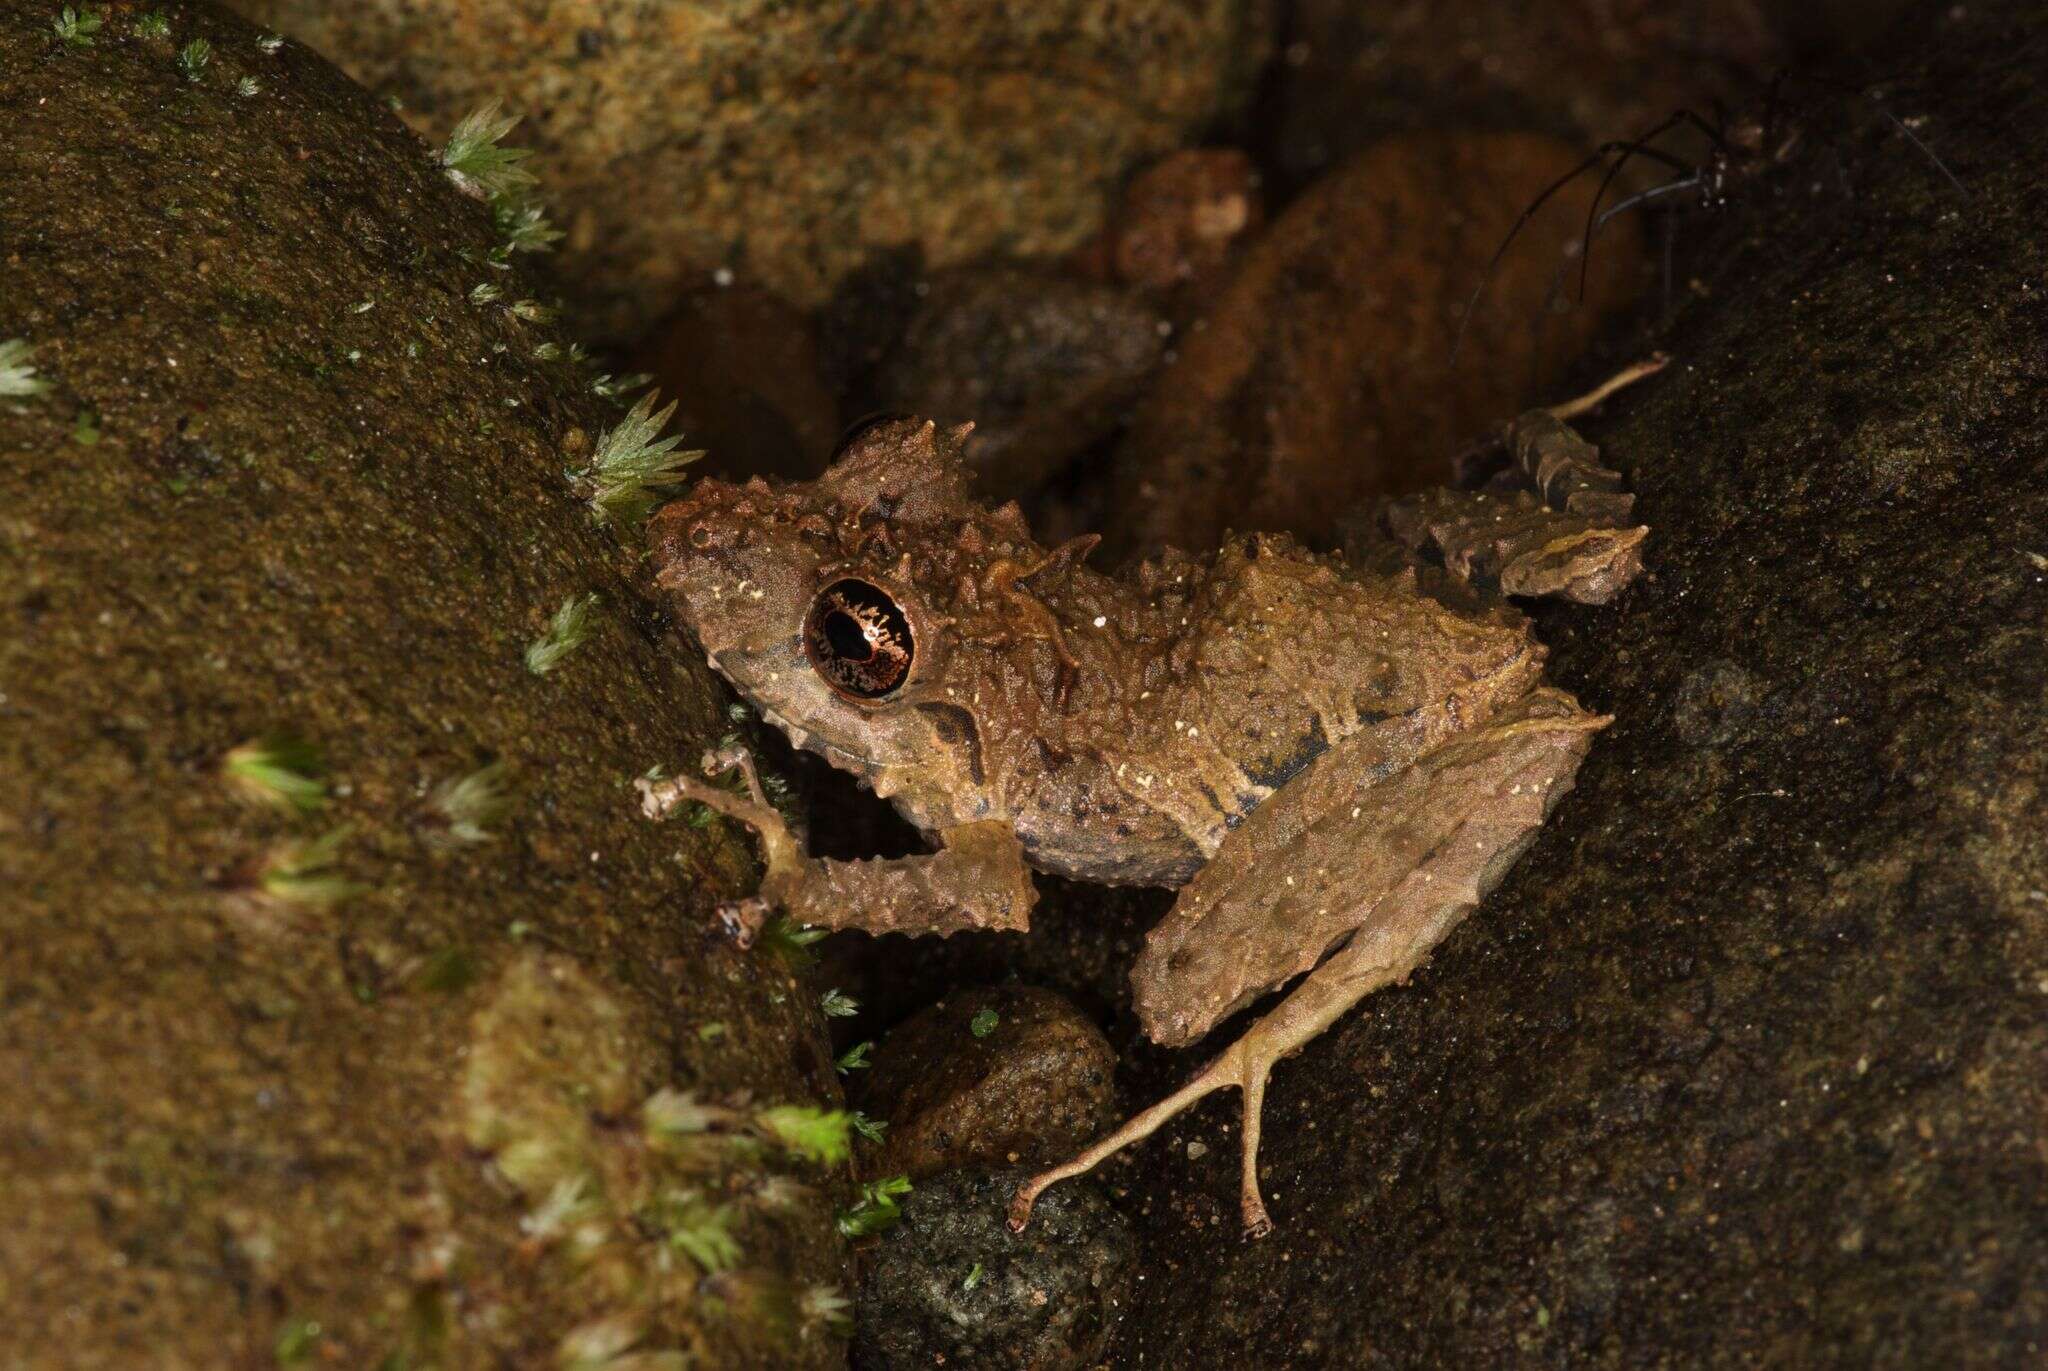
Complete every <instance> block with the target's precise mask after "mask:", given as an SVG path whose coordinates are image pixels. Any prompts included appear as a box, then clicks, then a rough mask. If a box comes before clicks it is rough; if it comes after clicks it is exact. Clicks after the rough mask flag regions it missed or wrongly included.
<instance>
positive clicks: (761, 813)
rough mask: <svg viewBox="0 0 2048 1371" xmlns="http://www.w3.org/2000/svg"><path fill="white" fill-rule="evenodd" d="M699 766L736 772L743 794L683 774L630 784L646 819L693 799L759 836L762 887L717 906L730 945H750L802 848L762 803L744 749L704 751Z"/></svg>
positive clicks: (796, 875) (799, 864) (708, 771)
mask: <svg viewBox="0 0 2048 1371" xmlns="http://www.w3.org/2000/svg"><path fill="white" fill-rule="evenodd" d="M702 765H703V768H704V774H705V775H706V776H716V775H719V774H721V773H723V772H726V771H732V770H738V771H739V773H740V775H741V777H742V778H743V780H744V781H745V783H746V788H747V793H746V794H745V795H735V794H733V793H732V792H731V791H729V790H725V789H723V788H721V787H719V786H715V785H712V784H710V783H709V782H706V781H699V780H696V779H694V778H692V777H689V776H670V777H663V778H660V779H657V778H655V777H651V776H643V777H641V778H640V779H639V780H638V781H636V782H635V783H634V785H635V788H636V789H638V790H639V792H640V812H641V813H642V814H644V815H646V816H647V817H648V818H650V819H660V818H663V817H665V816H667V815H668V814H669V813H671V812H672V811H674V810H675V809H676V808H678V807H679V806H681V805H683V804H684V803H686V802H691V801H694V802H695V803H697V804H701V805H704V806H705V807H706V808H709V809H712V810H715V811H717V812H718V813H720V814H723V815H724V816H725V817H727V818H728V819H732V820H735V821H737V822H739V823H743V824H745V825H747V827H749V828H751V829H753V830H754V832H755V833H756V834H757V835H758V836H759V837H760V839H761V850H762V855H763V858H764V861H765V863H766V865H767V868H768V870H767V874H766V876H765V877H764V878H763V880H762V890H761V891H760V892H759V893H756V894H753V895H749V896H746V897H744V898H742V899H737V900H727V901H725V902H724V903H722V904H720V905H719V906H718V921H719V924H720V925H721V926H722V927H723V928H724V929H725V931H726V932H727V933H728V934H730V935H731V937H732V940H733V941H734V942H735V943H737V944H739V945H740V946H741V947H751V946H753V943H754V939H755V938H757V937H758V936H760V933H761V929H762V928H763V927H764V926H765V925H766V924H767V922H768V916H769V915H771V914H773V913H774V912H775V909H776V903H777V901H776V898H775V896H776V895H777V894H778V893H781V894H785V895H786V894H787V892H788V888H789V887H790V886H791V885H793V884H795V883H796V882H798V881H799V880H800V878H801V873H802V871H803V869H804V866H805V863H804V859H803V848H802V845H801V844H800V843H799V842H798V841H797V838H796V835H795V834H794V833H792V832H791V831H790V828H789V825H788V824H787V823H786V822H785V821H784V820H783V817H782V815H781V814H780V813H779V812H778V811H777V810H776V808H775V806H773V805H771V804H770V803H768V797H767V796H766V795H765V794H764V793H763V792H762V790H761V781H760V778H759V776H758V775H757V774H756V773H755V771H754V759H753V758H752V757H751V756H750V755H749V754H748V753H747V751H746V749H745V748H740V747H729V748H723V749H720V750H718V751H713V752H706V753H705V754H704V758H703V763H702Z"/></svg>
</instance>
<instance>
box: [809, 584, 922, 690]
mask: <svg viewBox="0 0 2048 1371" xmlns="http://www.w3.org/2000/svg"><path fill="white" fill-rule="evenodd" d="M804 655H805V656H806V657H809V658H810V659H811V665H812V666H813V667H816V668H817V671H818V674H819V675H820V676H823V677H824V678H825V680H826V682H827V684H829V685H830V686H831V687H832V688H833V689H834V690H836V691H838V692H839V693H840V694H841V695H847V696H851V697H852V698H854V699H856V700H880V699H885V698H887V697H888V696H890V695H893V694H895V693H896V692H897V691H898V690H900V689H902V688H903V683H904V682H905V681H907V680H909V679H910V663H911V661H912V660H913V659H914V658H915V657H916V655H917V643H916V640H915V639H914V638H913V637H912V636H911V632H910V616H909V615H907V614H905V613H904V612H903V606H901V605H899V604H897V603H896V601H895V600H894V599H892V598H890V596H889V593H888V592H887V591H885V590H883V589H882V588H881V587H879V586H876V585H872V584H870V583H869V582H867V581H861V580H856V579H854V578H853V577H851V576H849V577H845V578H844V579H841V580H837V581H834V582H833V583H832V584H831V585H829V586H826V587H825V588H824V589H823V590H821V591H819V592H818V598H817V599H815V600H813V601H811V611H810V613H808V614H806V615H805V616H804Z"/></svg>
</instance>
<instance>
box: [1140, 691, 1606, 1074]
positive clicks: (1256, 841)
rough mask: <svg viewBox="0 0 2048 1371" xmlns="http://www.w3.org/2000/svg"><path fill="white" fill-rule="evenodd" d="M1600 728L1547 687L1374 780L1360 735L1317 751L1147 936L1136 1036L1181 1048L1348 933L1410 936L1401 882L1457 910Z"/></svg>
mask: <svg viewBox="0 0 2048 1371" xmlns="http://www.w3.org/2000/svg"><path fill="white" fill-rule="evenodd" d="M1606 722H1607V720H1606V719H1604V718H1601V717H1598V716H1595V715H1590V714H1588V713H1586V712H1585V711H1584V710H1582V709H1580V708H1579V706H1578V704H1577V702H1576V701H1574V700H1573V699H1572V697H1571V696H1569V695H1567V694H1565V693H1564V692H1563V691H1560V690H1552V689H1547V688H1545V689H1538V690H1535V691H1532V692H1531V693H1530V694H1528V695H1527V696H1524V697H1523V698H1522V699H1520V700H1518V701H1516V702H1514V703H1512V704H1510V705H1508V706H1507V707H1506V708H1504V709H1503V710H1501V712H1500V713H1498V714H1496V715H1495V716H1494V717H1493V718H1492V719H1490V720H1488V721H1487V723H1486V724H1485V725H1484V726H1483V727H1479V728H1475V729H1470V730H1467V731H1466V732H1463V733H1459V734H1456V735H1454V736H1453V737H1451V738H1450V739H1449V740H1447V741H1446V742H1444V743H1443V744H1441V745H1440V746H1438V747H1436V748H1434V749H1432V750H1431V751H1429V752H1427V753H1424V754H1423V755H1422V756H1421V757H1418V758H1417V759H1415V761H1414V762H1412V763H1410V764H1409V765H1408V766H1406V767H1403V768H1401V769H1400V770H1398V771H1395V772H1394V773H1393V774H1392V775H1389V776H1385V777H1383V778H1381V777H1378V776H1377V771H1378V768H1376V767H1374V766H1373V765H1371V762H1372V760H1373V759H1374V758H1375V757H1378V756H1380V755H1382V754H1381V752H1380V750H1379V749H1378V748H1377V747H1376V746H1375V745H1374V744H1373V743H1372V741H1371V739H1370V738H1369V737H1366V736H1364V735H1361V736H1360V737H1358V738H1353V739H1349V740H1347V741H1346V742H1345V743H1342V744H1339V745H1338V746H1337V747H1334V748H1332V749H1330V751H1328V752H1326V753H1324V754H1323V755H1322V756H1321V757H1319V758H1317V759H1316V762H1315V764H1314V766H1313V767H1311V768H1310V770H1309V771H1306V772H1304V773H1303V774H1302V775H1301V776H1298V777H1296V778H1295V779H1294V780H1293V781H1290V782H1289V783H1288V784H1287V785H1286V786H1284V787H1283V788H1282V789H1281V790H1280V791H1279V792H1278V793H1277V794H1275V795H1274V796H1273V797H1272V798H1270V799H1268V800H1267V801H1266V802H1265V803H1264V804H1263V805H1260V806H1259V808H1258V809H1256V810H1254V811H1253V813H1252V814H1251V816H1250V817H1249V818H1248V819H1247V820H1246V821H1245V823H1244V824H1243V825H1242V826H1241V827H1239V828H1238V829H1236V830H1235V831H1234V832H1232V833H1231V834H1230V835H1229V836H1228V837H1227V838H1225V839H1224V841H1223V845H1222V846H1221V847H1220V848H1218V849H1217V852H1216V855H1215V857H1213V858H1212V859H1211V860H1210V862H1209V863H1208V865H1206V866H1205V867H1203V869H1202V870H1201V871H1200V872H1199V873H1197V875H1196V877H1195V879H1194V880H1193V881H1191V882H1189V883H1188V885H1187V886H1186V887H1184V888H1183V889H1182V891H1181V894H1180V898H1179V899H1178V900H1177V901H1176V902H1175V904H1174V907H1173V909H1172V911H1171V912H1170V913H1168V914H1167V916H1166V917H1165V918H1164V919H1162V920H1161V921H1160V923H1159V926H1158V927H1157V928H1155V929H1154V930H1153V931H1152V933H1151V935H1150V937H1149V938H1148V939H1147V941H1146V946H1145V950H1144V952H1143V954H1142V955H1141V956H1140V957H1139V959H1138V962H1137V965H1136V966H1135V967H1134V968H1133V969H1132V972H1131V985H1132V990H1133V993H1134V998H1135V1000H1136V1004H1137V1009H1138V1014H1139V1017H1140V1019H1141V1020H1142V1021H1143V1022H1144V1025H1145V1030H1146V1032H1147V1033H1148V1034H1149V1035H1150V1036H1151V1037H1152V1038H1153V1039H1155V1040H1156V1041H1159V1042H1162V1043H1166V1044H1169V1045H1177V1044H1181V1043H1187V1042H1192V1041H1194V1040H1195V1039H1196V1038H1199V1037H1201V1036H1202V1035H1203V1034H1205V1033H1207V1032H1208V1031H1209V1030H1210V1029H1211V1028H1213V1027H1214V1026H1215V1025H1216V1024H1217V1023H1218V1022H1219V1021H1220V1020H1222V1019H1224V1018H1226V1017H1227V1016H1228V1015H1230V1014H1231V1013H1232V1012H1233V1011H1235V1010H1237V1009H1239V1008H1241V1007H1243V1006H1244V1005H1245V1004H1247V1003H1249V1002H1250V1001H1251V1000H1253V999H1255V998H1256V997H1257V996H1259V995H1261V994H1263V993H1264V992H1266V991H1267V990H1270V989H1272V988H1273V987H1275V986H1277V985H1280V984H1282V983H1284V982H1285V981H1287V980H1289V979H1290V978H1292V977H1294V976H1296V975H1299V974H1300V973H1301V972H1303V971H1307V970H1309V969H1310V968H1311V967H1313V966H1315V965H1316V964H1317V963H1318V962H1320V961H1322V959H1323V957H1324V955H1325V954H1326V953H1328V952H1329V950H1330V949H1331V948H1332V947H1333V946H1335V945H1336V944H1337V943H1339V942H1341V941H1342V940H1343V939H1344V938H1345V937H1346V936H1347V935H1351V934H1352V932H1353V930H1358V933H1357V935H1356V936H1355V937H1354V938H1353V939H1352V942H1353V946H1354V947H1357V946H1363V945H1369V944H1372V943H1374V942H1375V940H1385V939H1391V940H1393V941H1394V942H1399V941H1401V940H1403V939H1410V940H1412V939H1413V938H1414V937H1416V936H1419V935H1420V930H1419V928H1417V927H1411V925H1414V924H1415V920H1416V919H1417V918H1419V917H1421V916H1419V915H1414V914H1411V913H1409V912H1408V911H1409V910H1410V909H1411V907H1412V906H1414V905H1415V904H1416V903H1417V901H1416V900H1415V899H1404V900H1402V901H1399V902H1394V901H1393V900H1392V898H1391V897H1392V896H1393V895H1394V893H1395V892H1397V891H1401V890H1403V889H1404V888H1407V887H1411V886H1412V887H1414V892H1413V893H1414V894H1416V895H1418V896H1419V895H1428V894H1432V893H1436V894H1440V895H1441V896H1442V898H1441V899H1439V900H1437V901H1435V903H1436V904H1439V905H1442V906H1443V907H1444V908H1445V909H1453V908H1455V909H1456V910H1457V911H1459V912H1462V911H1463V910H1464V909H1465V908H1468V907H1469V906H1470V905H1471V904H1472V903H1474V902H1476V901H1477V899H1478V898H1479V897H1480V896H1481V895H1483V894H1484V893H1485V892H1486V890H1487V889H1490V888H1491V886H1492V885H1493V884H1494V882H1496V881H1497V880H1498V879H1499V877H1500V875H1501V874H1502V873H1503V872H1504V871H1505V870H1506V869H1507V867H1508V866H1510V865H1512V863H1513V861H1514V858H1515V857H1516V856H1517V855H1519V852H1520V846H1519V845H1520V844H1524V843H1525V842H1526V840H1527V838H1528V836H1529V835H1530V834H1532V833H1533V832H1534V830H1535V829H1536V827H1537V826H1538V825H1539V824H1541V823H1542V821H1543V817H1544V815H1545V814H1546V813H1548V812H1549V809H1550V807H1551V806H1552V805H1553V804H1555V803H1556V801H1557V799H1558V797H1559V796H1561V795H1562V794H1563V793H1564V792H1565V791H1566V790H1567V789H1569V788H1570V786H1571V781H1572V776H1573V774H1574V773H1575V772H1576V771H1577V770H1578V765H1579V762H1580V760H1581V759H1582V758H1583V757H1584V756H1585V754H1586V749H1587V748H1588V746H1589V745H1590V743H1591V738H1592V734H1593V733H1594V732H1595V731H1597V730H1598V729H1600V728H1601V727H1603V726H1604V725H1605V724H1606ZM1425 903H1426V901H1425ZM1397 910H1398V911H1399V912H1398V913H1397ZM1455 922H1456V915H1455V914H1451V915H1448V916H1447V919H1446V921H1445V922H1444V924H1443V926H1442V927H1441V928H1436V929H1434V930H1433V931H1431V932H1430V936H1429V937H1428V938H1427V941H1425V942H1424V943H1423V944H1422V948H1421V950H1422V951H1424V952H1426V951H1427V950H1428V948H1429V946H1431V945H1433V944H1434V943H1435V942H1436V941H1437V940H1438V939H1440V938H1441V937H1442V936H1443V935H1444V934H1445V933H1447V932H1449V930H1450V925H1451V924H1452V923H1455ZM1390 945H1391V944H1390ZM1361 993H1362V992H1361Z"/></svg>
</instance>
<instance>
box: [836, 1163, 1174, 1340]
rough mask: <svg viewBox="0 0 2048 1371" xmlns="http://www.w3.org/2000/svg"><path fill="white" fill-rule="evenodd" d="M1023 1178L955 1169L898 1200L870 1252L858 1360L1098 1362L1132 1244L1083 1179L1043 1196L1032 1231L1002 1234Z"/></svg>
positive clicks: (1118, 1304) (1123, 1224) (1125, 1286)
mask: <svg viewBox="0 0 2048 1371" xmlns="http://www.w3.org/2000/svg"><path fill="white" fill-rule="evenodd" d="M1027 1174H1028V1173H1027V1172H1025V1171H1022V1170H1017V1171H1000V1172H996V1173H995V1174H993V1175H990V1174H987V1173H984V1172H973V1171H960V1172H952V1173H949V1174H947V1175H944V1176H940V1177H937V1178H935V1179H933V1180H930V1181H927V1182H924V1183H922V1184H920V1185H919V1186H918V1188H917V1189H916V1190H915V1191H914V1192H912V1194H911V1195H910V1196H909V1197H907V1198H906V1199H905V1200H904V1202H903V1218H902V1221H901V1222H900V1223H898V1224H897V1225H896V1226H895V1227H894V1228H891V1229H890V1230H889V1231H888V1232H887V1233H885V1234H883V1236H882V1237H881V1239H880V1240H879V1242H878V1243H877V1245H876V1247H875V1248H874V1250H873V1251H872V1252H870V1253H868V1254H867V1257H866V1264H865V1268H864V1273H863V1275H862V1279H861V1295H860V1303H859V1307H858V1310H857V1319H858V1322H857V1325H856V1328H855V1331H854V1341H853V1364H854V1366H855V1367H857V1368H861V1371H910V1368H914V1367H915V1368H921V1367H931V1366H972V1367H976V1368H987V1369H988V1371H1070V1368H1079V1367H1084V1366H1092V1365H1095V1364H1096V1363H1097V1360H1098V1358H1100V1357H1101V1356H1102V1354H1103V1352H1104V1350H1105V1348H1106V1347H1107V1346H1108V1343H1109V1339H1110V1337H1111V1335H1112V1334H1113V1333H1114V1332H1115V1329H1116V1322H1117V1319H1118V1318H1119V1317H1120V1316H1121V1315H1122V1313H1123V1311H1124V1310H1125V1309H1126V1308H1127V1307H1128V1306H1129V1304H1130V1302H1131V1295H1132V1291H1133V1289H1134V1286H1135V1281H1136V1274H1137V1258H1138V1249H1137V1242H1136V1240H1135V1238H1134V1237H1133V1235H1132V1232H1131V1227H1130V1224H1129V1222H1128V1221H1127V1220H1126V1219H1124V1218H1123V1216H1122V1215H1120V1214H1119V1213H1118V1212H1117V1211H1116V1210H1115V1209H1114V1208H1113V1207H1111V1205H1110V1204H1109V1202H1108V1200H1106V1199H1105V1198H1104V1197H1103V1195H1102V1191H1101V1188H1100V1187H1099V1186H1097V1185H1095V1184H1094V1183H1093V1182H1091V1181H1082V1182H1079V1183H1073V1184H1069V1185H1063V1186H1059V1187H1057V1188H1055V1189H1054V1190H1052V1191H1050V1192H1048V1193H1047V1194H1046V1196H1045V1198H1044V1199H1042V1200H1040V1201H1039V1204H1038V1208H1037V1209H1036V1210H1035V1211H1034V1212H1033V1214H1032V1217H1031V1226H1030V1227H1029V1228H1027V1229H1025V1230H1024V1232H1022V1233H1012V1232H1010V1231H1009V1229H1008V1228H1007V1227H1005V1226H1004V1222H1003V1215H1004V1209H1005V1206H1007V1205H1008V1204H1009V1201H1010V1196H1011V1195H1012V1194H1014V1193H1015V1191H1016V1188H1017V1183H1018V1182H1019V1181H1021V1180H1022V1179H1023V1178H1024V1177H1025V1176H1026V1175H1027Z"/></svg>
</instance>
